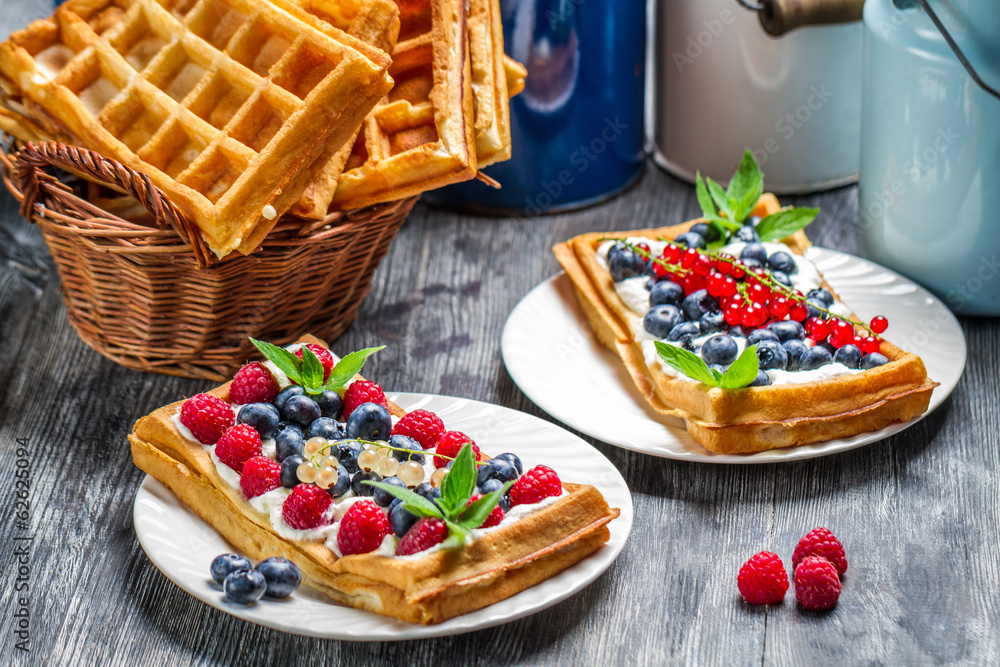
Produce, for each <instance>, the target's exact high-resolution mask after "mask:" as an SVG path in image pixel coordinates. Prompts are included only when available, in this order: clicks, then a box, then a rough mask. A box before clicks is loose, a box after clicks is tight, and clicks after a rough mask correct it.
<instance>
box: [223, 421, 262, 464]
mask: <svg viewBox="0 0 1000 667" xmlns="http://www.w3.org/2000/svg"><path fill="white" fill-rule="evenodd" d="M260 454H261V444H260V433H258V432H257V430H256V429H255V428H254V427H253V426H250V425H249V424H237V425H236V426H233V427H232V428H230V429H229V430H228V431H226V432H225V433H223V434H222V437H221V438H219V442H218V443H217V444H216V445H215V455H216V456H218V457H219V460H220V461H222V462H223V463H225V464H226V465H227V466H229V467H230V468H232V469H233V470H235V471H236V472H243V464H245V463H246V462H247V461H249V460H250V459H251V458H252V457H254V456H260Z"/></svg>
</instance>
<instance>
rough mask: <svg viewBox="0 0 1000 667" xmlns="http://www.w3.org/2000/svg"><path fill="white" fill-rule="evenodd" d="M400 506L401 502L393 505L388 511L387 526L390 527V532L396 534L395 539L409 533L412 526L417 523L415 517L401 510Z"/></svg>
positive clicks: (407, 511) (411, 513) (409, 512)
mask: <svg viewBox="0 0 1000 667" xmlns="http://www.w3.org/2000/svg"><path fill="white" fill-rule="evenodd" d="M402 505H403V503H402V502H399V503H398V504H396V503H393V505H392V508H391V509H390V510H389V525H391V526H392V532H394V533H395V534H396V537H402V536H403V535H406V534H407V533H408V532H410V528H413V524H415V523H416V522H417V515H416V514H414V513H413V512H411V511H409V510H406V509H403V507H402Z"/></svg>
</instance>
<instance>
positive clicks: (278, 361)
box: [250, 338, 385, 396]
mask: <svg viewBox="0 0 1000 667" xmlns="http://www.w3.org/2000/svg"><path fill="white" fill-rule="evenodd" d="M250 342H251V343H253V344H254V345H255V346H256V347H257V349H258V350H260V353H261V354H263V355H264V356H265V357H266V358H267V359H268V360H269V361H270V362H271V363H273V364H274V365H275V366H277V367H278V368H279V369H280V370H281V372H282V373H284V374H285V375H287V376H288V379H289V380H291V381H292V382H294V383H295V384H297V385H299V386H301V387H302V388H303V389H304V390H305V392H306V393H307V394H310V395H313V396H315V395H317V394H321V393H323V392H324V391H326V390H327V389H329V390H332V391H336V392H337V393H340V394H343V390H344V385H346V384H347V383H348V382H350V381H351V378H353V377H354V376H355V375H357V374H358V373H359V372H360V371H361V368H362V367H363V366H364V365H365V361H366V360H367V359H368V357H370V356H372V355H373V354H375V353H376V352H378V351H379V350H383V349H385V345H380V346H379V347H368V348H365V349H363V350H358V351H357V352H351V353H350V354H348V355H347V356H345V357H344V358H343V359H341V360H340V361H338V362H337V364H336V365H335V366H334V367H333V370H332V371H330V378H329V379H328V380H327V381H326V382H324V381H323V364H322V362H320V360H319V357H317V356H316V354H315V353H314V352H313V351H312V350H310V349H309V348H308V347H306V346H305V345H303V346H302V358H301V359H299V358H298V357H297V356H296V355H295V354H293V353H291V352H289V351H288V350H286V349H285V348H283V347H278V346H277V345H272V344H271V343H268V342H266V341H262V340H257V339H255V338H251V339H250Z"/></svg>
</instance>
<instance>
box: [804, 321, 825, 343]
mask: <svg viewBox="0 0 1000 667" xmlns="http://www.w3.org/2000/svg"><path fill="white" fill-rule="evenodd" d="M805 327H806V331H807V332H808V333H809V337H810V338H812V339H813V340H817V341H819V340H823V339H824V338H826V337H827V336H829V335H830V323H829V322H828V321H827V320H823V319H820V318H818V317H810V318H809V319H808V320H806V322H805Z"/></svg>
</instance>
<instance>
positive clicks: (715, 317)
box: [698, 310, 729, 334]
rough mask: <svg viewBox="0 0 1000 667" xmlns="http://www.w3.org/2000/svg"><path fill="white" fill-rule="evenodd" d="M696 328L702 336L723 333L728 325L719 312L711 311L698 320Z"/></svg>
mask: <svg viewBox="0 0 1000 667" xmlns="http://www.w3.org/2000/svg"><path fill="white" fill-rule="evenodd" d="M698 328H699V329H701V333H702V334H710V333H716V332H718V331H725V330H726V329H728V328H729V324H728V323H727V322H726V318H725V317H724V316H723V314H722V311H721V310H713V311H712V312H710V313H705V314H704V315H702V316H701V319H700V320H698Z"/></svg>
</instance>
